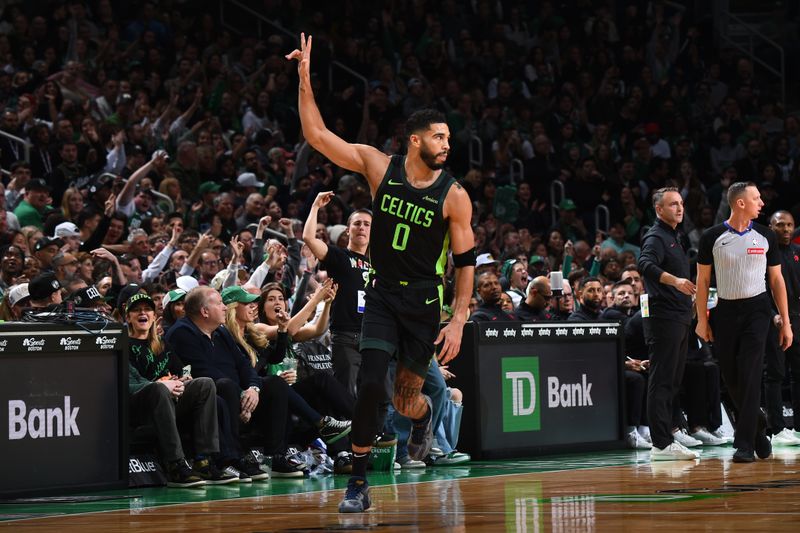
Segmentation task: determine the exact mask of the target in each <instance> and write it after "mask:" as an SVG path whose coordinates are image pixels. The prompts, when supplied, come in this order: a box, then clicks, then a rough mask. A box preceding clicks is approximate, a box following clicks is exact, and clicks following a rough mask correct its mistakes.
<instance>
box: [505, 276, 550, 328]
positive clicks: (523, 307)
mask: <svg viewBox="0 0 800 533" xmlns="http://www.w3.org/2000/svg"><path fill="white" fill-rule="evenodd" d="M552 300H553V291H552V290H551V288H550V280H549V279H548V278H547V276H537V277H535V278H533V281H531V282H530V283H529V284H528V289H527V295H526V297H525V300H524V301H522V302H520V304H519V305H518V306H517V308H516V309H514V314H515V315H516V316H517V318H518V319H519V320H521V321H523V322H540V321H542V320H554V318H555V317H554V315H553V313H552V311H551V310H550V302H552Z"/></svg>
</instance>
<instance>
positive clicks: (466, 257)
mask: <svg viewBox="0 0 800 533" xmlns="http://www.w3.org/2000/svg"><path fill="white" fill-rule="evenodd" d="M453 264H454V265H455V267H456V268H464V267H468V266H475V248H470V249H469V250H467V251H466V252H464V253H463V254H453Z"/></svg>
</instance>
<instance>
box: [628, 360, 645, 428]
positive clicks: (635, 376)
mask: <svg viewBox="0 0 800 533" xmlns="http://www.w3.org/2000/svg"><path fill="white" fill-rule="evenodd" d="M625 400H626V401H627V402H628V425H629V426H643V425H646V424H645V422H644V418H643V417H642V414H643V413H644V412H645V411H644V406H645V405H646V403H647V374H643V373H641V372H636V371H634V370H625Z"/></svg>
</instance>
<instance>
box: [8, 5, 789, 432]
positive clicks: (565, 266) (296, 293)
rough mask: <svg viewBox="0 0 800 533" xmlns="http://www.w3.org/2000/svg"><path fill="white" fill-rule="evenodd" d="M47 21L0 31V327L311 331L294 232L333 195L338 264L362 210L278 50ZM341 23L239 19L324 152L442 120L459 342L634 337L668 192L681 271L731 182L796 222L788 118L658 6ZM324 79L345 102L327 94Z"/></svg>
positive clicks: (80, 18)
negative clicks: (599, 322) (221, 310)
mask: <svg viewBox="0 0 800 533" xmlns="http://www.w3.org/2000/svg"><path fill="white" fill-rule="evenodd" d="M47 4H48V9H47V10H36V9H34V6H33V4H26V3H7V4H6V5H5V6H4V8H3V11H2V16H0V103H2V117H0V130H1V131H2V132H3V134H4V135H3V136H0V166H1V167H2V170H3V178H2V183H1V184H0V210H2V216H0V241H2V244H3V245H4V247H3V249H2V253H0V257H1V261H0V290H2V291H3V293H4V298H3V302H2V304H1V305H0V315H2V316H0V318H3V319H15V318H19V317H20V313H21V312H22V308H23V307H25V306H36V307H44V306H46V305H48V304H52V303H60V302H61V300H62V299H65V300H71V301H72V302H74V303H75V304H77V305H79V306H81V307H98V308H101V309H103V310H104V311H107V312H113V313H116V316H117V318H120V319H124V318H125V317H124V315H125V313H124V308H125V303H126V301H127V298H129V297H130V295H131V292H130V290H131V289H130V287H131V286H132V285H136V286H137V288H136V289H135V290H134V292H138V291H144V292H147V293H148V294H149V295H150V296H151V297H152V299H153V301H154V303H155V306H156V311H157V314H158V324H157V325H158V328H159V331H160V332H161V333H164V332H166V331H167V330H168V329H169V327H170V326H171V325H173V324H175V323H176V322H178V321H179V320H180V319H181V316H182V312H183V311H182V308H183V301H184V298H183V296H182V292H183V291H189V290H191V289H192V288H193V287H194V286H196V285H198V284H199V285H200V286H211V287H213V288H215V289H217V290H222V289H223V288H225V287H229V286H234V285H243V286H250V287H254V288H255V291H256V292H258V293H259V294H262V292H261V289H262V288H264V287H266V286H267V285H268V284H270V283H274V284H275V285H274V287H277V290H278V292H281V291H282V292H281V297H284V296H285V299H286V300H287V302H288V307H287V311H289V309H291V312H290V313H289V314H290V316H294V315H297V314H298V313H299V312H300V311H301V310H302V309H303V308H304V306H305V305H306V302H307V301H308V300H309V299H311V301H312V302H313V303H314V304H315V305H317V304H318V305H319V309H320V313H322V312H324V311H323V309H324V307H325V305H326V304H325V301H326V300H327V301H329V300H330V298H332V297H333V295H331V294H328V293H327V292H321V291H327V290H329V288H326V287H327V286H326V285H325V284H324V282H325V279H326V275H325V272H324V270H322V269H321V268H320V267H319V266H318V265H317V262H316V261H314V260H313V257H312V256H313V254H311V253H310V252H309V251H308V250H307V249H302V248H301V244H302V243H301V242H300V241H299V240H298V237H299V236H300V235H301V234H302V228H303V223H304V221H305V219H306V217H307V215H308V213H309V211H310V209H311V206H312V204H313V202H314V200H315V198H316V197H317V194H318V193H319V192H321V191H334V192H335V193H336V196H335V197H334V198H333V200H332V201H330V203H328V204H327V205H326V206H325V208H324V209H320V210H319V212H318V213H317V223H318V224H317V228H318V229H317V238H319V239H321V240H323V241H324V242H325V243H327V244H330V245H338V246H341V247H346V246H347V239H348V236H347V232H346V223H347V220H348V215H349V214H350V213H352V212H353V211H357V210H359V209H363V208H368V207H369V206H370V193H369V189H368V187H367V185H366V181H365V180H364V179H363V177H361V176H358V175H354V174H351V173H348V172H347V171H346V170H344V169H342V168H339V167H337V166H336V165H335V164H333V163H332V162H330V161H328V160H326V159H325V158H324V157H323V156H321V155H320V154H319V153H317V152H315V151H314V150H313V149H312V148H310V146H309V145H308V144H307V143H306V142H304V140H303V139H302V135H301V132H300V127H299V119H298V114H297V103H296V102H297V96H296V87H297V84H296V73H295V66H294V65H293V64H291V63H290V62H288V61H286V60H285V58H284V54H286V53H287V52H289V51H290V50H291V49H292V48H293V47H294V45H295V42H294V41H293V40H292V39H291V38H289V37H288V36H287V35H286V34H284V33H275V34H272V35H264V36H263V38H257V37H255V36H254V35H250V34H246V33H244V34H238V33H235V32H232V31H230V30H229V29H228V28H226V27H223V26H222V25H221V23H220V20H219V19H218V18H217V17H216V15H215V13H216V8H214V9H211V8H208V9H206V8H207V6H205V5H204V4H202V3H189V2H178V1H162V2H153V1H143V2H118V1H113V0H96V1H84V0H54V1H51V2H47ZM339 4H340V3H331V4H330V5H329V6H327V7H316V6H315V7H314V8H310V7H309V6H305V5H304V4H303V3H302V2H274V1H268V0H265V1H264V2H263V5H261V6H260V7H259V9H260V10H261V11H262V12H263V14H264V16H266V17H268V18H269V19H270V20H273V21H275V22H277V23H279V24H281V25H283V26H284V27H286V28H292V29H293V30H297V31H298V33H299V31H300V30H304V31H306V32H307V33H310V34H312V35H313V36H314V43H315V47H314V51H315V54H318V57H315V63H314V65H315V69H318V70H316V71H315V73H314V84H315V94H316V98H317V101H318V103H319V105H320V108H321V111H322V114H323V116H324V119H325V122H326V124H327V126H328V128H329V129H331V130H332V131H334V132H335V133H337V134H339V135H340V136H342V137H343V138H345V139H346V140H348V141H350V142H360V143H364V144H369V145H372V146H375V147H377V148H379V149H380V150H382V151H384V152H385V153H387V154H394V153H402V151H403V149H404V147H403V145H404V139H403V138H402V125H403V122H404V119H405V117H407V116H408V115H409V114H410V113H411V112H413V111H414V110H416V109H419V108H422V107H434V108H437V109H439V110H441V111H442V112H444V113H445V114H446V117H447V121H448V125H449V127H450V132H451V140H450V144H451V153H450V157H449V159H448V168H449V170H450V171H451V172H452V173H453V174H454V175H455V176H457V177H458V179H459V181H460V183H461V184H462V185H463V186H464V187H465V188H466V189H467V191H468V192H469V195H470V197H471V199H472V201H473V205H474V220H473V228H474V233H475V242H476V248H477V251H478V254H479V259H478V270H479V271H486V272H479V274H478V276H477V281H476V295H475V300H474V302H473V305H472V306H471V309H472V310H474V313H476V315H475V318H476V319H481V318H482V319H489V320H491V319H510V318H516V317H519V318H521V319H526V320H542V319H547V320H550V319H567V318H568V317H569V316H570V314H571V313H572V314H575V313H577V314H578V315H576V317H577V318H583V319H585V318H596V317H599V316H600V315H601V313H604V318H608V317H611V318H614V317H616V318H620V315H624V317H625V318H627V317H629V316H632V315H633V314H634V312H635V310H636V307H637V302H638V300H637V297H638V295H639V293H640V292H641V290H642V288H641V281H640V277H639V274H638V272H637V271H636V267H635V264H636V260H637V257H638V253H639V248H638V244H639V239H640V236H641V235H643V230H644V229H645V228H646V227H647V226H649V225H650V224H652V222H653V219H654V211H653V208H652V205H651V201H650V195H651V194H652V191H654V190H656V189H658V188H660V187H666V186H674V187H677V188H678V189H679V190H680V192H681V195H682V197H683V199H684V202H685V205H686V211H687V216H686V217H685V220H684V223H683V227H682V231H683V233H684V234H686V235H687V239H688V242H687V245H689V246H693V247H695V246H696V245H697V242H698V241H699V236H700V233H701V232H702V231H703V229H705V228H707V227H709V226H711V225H712V224H714V223H715V222H719V221H721V220H723V219H724V218H725V217H726V216H727V203H726V202H725V201H724V198H725V192H726V189H727V187H728V185H729V184H731V183H733V182H735V181H740V180H751V181H754V182H756V183H758V184H759V187H760V188H761V193H762V197H763V199H764V201H765V202H766V206H765V208H764V209H763V211H762V212H763V213H765V215H768V214H770V213H772V212H773V211H775V210H776V209H779V208H785V209H790V210H792V211H793V212H797V211H799V210H800V209H798V207H800V205H798V204H797V202H796V200H797V198H798V197H800V196H798V192H800V189H799V187H800V165H797V164H796V163H795V159H796V158H797V157H798V156H800V119H798V117H796V116H794V115H791V114H787V113H786V111H785V110H784V109H783V108H782V106H781V103H780V102H779V101H778V100H777V98H776V96H775V95H776V94H777V93H776V92H775V91H774V90H773V89H774V88H773V87H771V86H770V85H769V84H768V83H766V82H764V81H763V80H762V79H761V78H759V77H757V76H756V73H755V71H754V67H753V64H752V63H751V61H750V60H749V59H747V58H745V57H740V56H737V55H736V54H734V53H732V52H731V51H730V50H721V49H718V48H716V47H715V46H714V41H713V38H712V35H710V34H709V31H710V30H709V29H708V26H707V25H703V24H700V23H699V21H692V20H686V19H685V17H684V16H683V15H682V12H681V11H680V10H676V9H675V8H674V7H673V6H674V4H673V3H669V6H668V5H667V3H665V2H660V1H652V2H647V3H644V2H614V3H612V2H603V1H594V2H592V1H585V0H575V1H565V2H556V1H547V0H545V1H542V2H525V1H522V0H519V1H509V2H505V1H504V2H500V1H498V0H495V1H489V0H474V1H469V2H467V1H461V0H443V1H442V2H430V1H424V0H423V1H414V2H412V1H409V0H387V1H385V2H377V3H373V4H368V5H365V4H363V3H359V2H353V1H348V2H343V3H341V5H339ZM611 6H613V7H611ZM265 27H266V26H265ZM334 60H335V61H339V62H340V63H341V64H343V65H345V66H346V67H349V68H350V69H352V70H353V71H355V72H356V73H359V74H361V75H363V76H364V77H365V78H366V79H367V80H368V84H367V86H366V87H364V86H362V85H363V84H362V83H361V82H360V81H359V80H358V79H357V78H355V77H352V76H350V74H347V73H345V71H344V70H342V69H338V68H334V69H333V70H332V71H330V72H332V73H333V74H334V75H333V76H329V66H330V65H331V62H332V61H334ZM14 138H17V139H21V140H23V141H24V142H26V143H29V144H30V149H29V151H26V149H25V146H24V144H23V143H20V142H18V141H17V140H15V139H14ZM476 147H479V148H476ZM475 150H477V151H475ZM551 190H552V191H555V192H556V194H555V196H551ZM562 191H563V192H562ZM598 206H605V207H606V208H607V210H608V214H609V217H608V222H607V223H605V222H604V221H603V220H601V221H600V224H598V223H597V219H596V209H597V207H598ZM797 214H800V213H796V216H797ZM265 252H266V253H265ZM287 255H288V256H291V258H292V260H287ZM553 270H556V271H558V270H561V271H563V274H564V279H565V283H564V286H563V294H564V296H563V297H562V298H560V299H558V300H552V299H551V295H552V292H553V289H554V287H550V285H549V280H548V279H547V277H546V275H547V273H548V272H550V271H553ZM306 271H308V273H309V275H304V272H306ZM42 276H44V278H43V277H42ZM43 279H44V281H42V280H43ZM34 280H35V281H36V283H33V281H34ZM626 280H627V283H626ZM27 282H30V286H29V287H23V284H24V283H27ZM48 287H50V288H48ZM555 289H558V288H557V287H556V288H555ZM126 291H128V292H126ZM267 292H268V291H264V292H263V295H264V297H266V296H267ZM184 294H185V293H184ZM323 294H324V296H323ZM573 294H574V296H575V300H576V301H577V304H578V305H575V303H576V302H574V301H573ZM312 295H314V296H312ZM34 296H35V297H34ZM446 311H447V307H446V306H445V314H444V316H443V318H444V319H447V315H446ZM264 312H265V309H263V308H262V309H261V313H262V315H263V314H264ZM608 313H611V314H610V315H609V314H608ZM273 314H274V313H273ZM309 314H311V315H313V313H306V314H305V315H304V316H305V319H306V320H308V318H309V316H308V315H309ZM323 318H325V319H326V320H327V317H323ZM270 319H271V320H277V318H276V317H274V316H271V317H270ZM266 320H267V317H265V316H262V317H261V321H262V322H265V321H266ZM275 323H277V322H275ZM242 324H244V323H242ZM270 327H272V326H270ZM309 327H310V326H309ZM270 331H271V332H272V333H270V335H273V336H274V335H276V334H277V333H276V332H277V331H278V330H275V331H273V330H272V329H270ZM320 333H323V338H324V333H325V327H324V324H323V327H321V328H320ZM273 340H274V339H273ZM634 366H636V365H635V364H632V365H631V367H632V368H633V367H634ZM314 416H316V414H315V415H314Z"/></svg>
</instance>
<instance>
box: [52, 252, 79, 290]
mask: <svg viewBox="0 0 800 533" xmlns="http://www.w3.org/2000/svg"><path fill="white" fill-rule="evenodd" d="M77 271H78V259H77V258H76V257H75V256H74V255H72V254H71V253H69V252H59V253H57V254H56V255H55V256H54V257H53V273H54V274H55V275H56V279H57V280H58V281H59V283H61V285H66V284H67V282H68V281H70V280H71V279H72V278H73V277H74V276H75V273H76V272H77Z"/></svg>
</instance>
